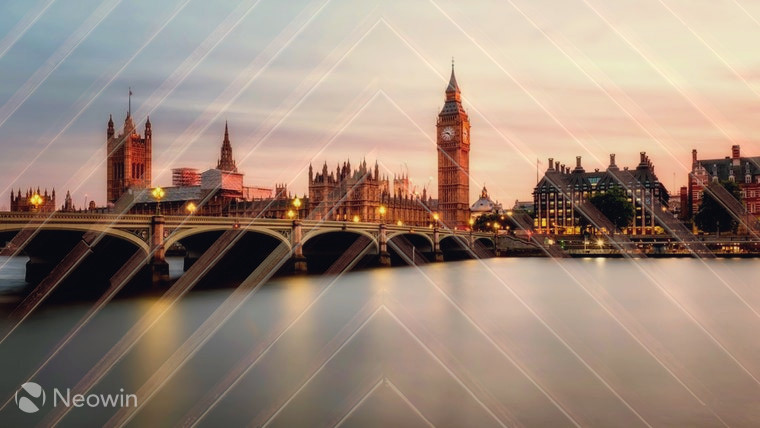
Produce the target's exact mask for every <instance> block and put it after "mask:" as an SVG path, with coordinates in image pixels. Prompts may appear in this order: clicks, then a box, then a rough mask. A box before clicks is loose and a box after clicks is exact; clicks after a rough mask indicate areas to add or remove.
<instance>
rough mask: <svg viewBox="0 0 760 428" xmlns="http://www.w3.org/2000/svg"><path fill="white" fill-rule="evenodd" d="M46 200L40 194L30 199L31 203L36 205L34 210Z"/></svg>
mask: <svg viewBox="0 0 760 428" xmlns="http://www.w3.org/2000/svg"><path fill="white" fill-rule="evenodd" d="M44 201H45V200H44V199H43V198H42V196H40V195H39V194H38V193H35V194H34V195H32V196H31V197H30V198H29V202H30V203H31V204H32V205H34V208H35V209H36V208H38V207H39V206H40V205H42V203H43V202H44Z"/></svg>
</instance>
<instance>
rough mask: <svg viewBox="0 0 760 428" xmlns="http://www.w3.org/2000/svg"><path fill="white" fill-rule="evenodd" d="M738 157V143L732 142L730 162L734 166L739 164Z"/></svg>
mask: <svg viewBox="0 0 760 428" xmlns="http://www.w3.org/2000/svg"><path fill="white" fill-rule="evenodd" d="M740 157H741V150H740V148H739V145H738V144H734V145H733V146H731V163H732V164H733V165H734V166H739V165H740V162H739V158H740Z"/></svg>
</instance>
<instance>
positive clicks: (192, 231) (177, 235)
mask: <svg viewBox="0 0 760 428" xmlns="http://www.w3.org/2000/svg"><path fill="white" fill-rule="evenodd" d="M228 230H230V226H201V227H193V228H188V229H182V230H179V231H175V232H174V233H172V234H171V235H169V237H168V238H167V239H166V242H164V247H166V248H169V247H171V246H172V245H174V244H176V243H177V242H181V241H182V240H183V239H187V238H189V237H191V236H194V235H200V234H202V233H208V232H221V233H224V232H226V231H228ZM242 230H244V231H246V232H254V233H260V234H262V235H268V236H271V237H273V238H276V239H277V240H279V241H280V242H282V243H283V244H285V245H287V246H288V248H291V245H290V241H288V240H287V239H286V238H285V236H283V235H282V234H280V233H278V232H277V231H275V230H273V229H268V228H265V227H260V226H248V227H245V226H243V227H242Z"/></svg>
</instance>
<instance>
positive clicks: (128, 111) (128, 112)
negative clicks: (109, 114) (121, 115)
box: [127, 86, 132, 116]
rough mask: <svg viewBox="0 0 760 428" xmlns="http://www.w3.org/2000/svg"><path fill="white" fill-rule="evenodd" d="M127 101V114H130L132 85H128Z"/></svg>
mask: <svg viewBox="0 0 760 428" xmlns="http://www.w3.org/2000/svg"><path fill="white" fill-rule="evenodd" d="M128 98H129V101H128V103H127V104H128V105H127V115H129V116H132V87H131V86H130V87H129V97H128Z"/></svg>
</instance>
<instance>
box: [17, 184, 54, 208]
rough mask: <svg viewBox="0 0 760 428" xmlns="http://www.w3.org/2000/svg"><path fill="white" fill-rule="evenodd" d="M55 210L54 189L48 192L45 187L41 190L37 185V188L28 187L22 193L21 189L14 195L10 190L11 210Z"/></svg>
mask: <svg viewBox="0 0 760 428" xmlns="http://www.w3.org/2000/svg"><path fill="white" fill-rule="evenodd" d="M55 210H56V205H55V189H53V191H52V192H51V193H50V194H48V190H47V189H45V190H44V192H42V191H40V188H39V187H38V188H37V190H32V189H31V188H30V189H28V190H27V191H26V192H25V193H24V194H23V195H22V194H21V189H18V192H17V193H16V194H15V195H14V193H13V191H12V190H11V211H14V212H41V213H51V212H53V211H55Z"/></svg>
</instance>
